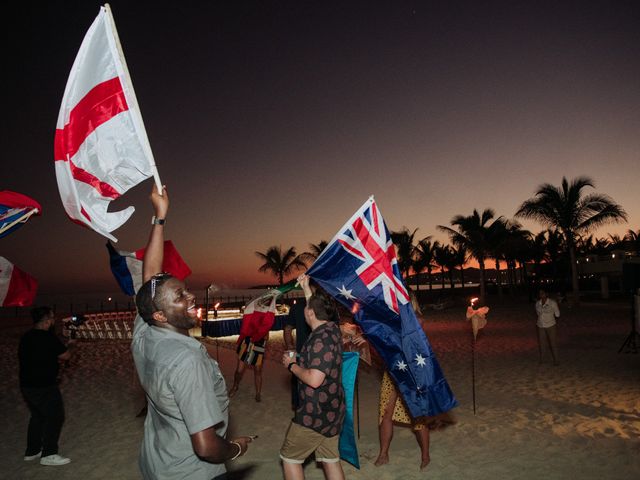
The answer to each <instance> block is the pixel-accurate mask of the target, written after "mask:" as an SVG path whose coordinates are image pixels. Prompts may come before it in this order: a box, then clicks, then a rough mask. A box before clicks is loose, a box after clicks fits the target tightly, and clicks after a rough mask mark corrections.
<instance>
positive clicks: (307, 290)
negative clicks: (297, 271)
mask: <svg viewBox="0 0 640 480" xmlns="http://www.w3.org/2000/svg"><path fill="white" fill-rule="evenodd" d="M298 283H299V284H300V286H301V287H302V291H303V292H304V297H305V298H306V299H307V300H309V298H311V295H312V294H313V292H312V291H311V287H310V286H309V275H307V274H306V273H303V274H302V275H300V276H299V277H298Z"/></svg>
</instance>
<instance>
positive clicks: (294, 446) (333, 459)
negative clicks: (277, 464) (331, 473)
mask: <svg viewBox="0 0 640 480" xmlns="http://www.w3.org/2000/svg"><path fill="white" fill-rule="evenodd" d="M339 439H340V435H335V436H333V437H325V436H324V435H322V434H321V433H318V432H316V431H315V430H311V429H310V428H307V427H303V426H302V425H298V424H297V423H294V422H291V424H290V425H289V429H288V430H287V435H286V436H285V438H284V443H283V444H282V448H281V449H280V458H281V459H282V461H283V462H287V463H304V461H305V460H306V459H307V457H308V456H309V455H311V454H312V453H313V452H315V454H316V462H325V463H337V462H339V461H340V453H339V452H338V440H339Z"/></svg>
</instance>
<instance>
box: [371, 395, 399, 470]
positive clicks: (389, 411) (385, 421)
mask: <svg viewBox="0 0 640 480" xmlns="http://www.w3.org/2000/svg"><path fill="white" fill-rule="evenodd" d="M397 399H398V392H396V390H395V389H392V391H391V392H390V394H389V399H388V400H387V404H386V406H385V409H384V414H383V416H382V420H381V421H380V425H379V427H378V435H379V438H380V453H378V458H377V459H376V461H375V462H374V465H375V466H376V467H379V466H380V465H384V464H386V463H389V447H390V445H391V439H392V438H393V409H394V408H395V406H396V400H397Z"/></svg>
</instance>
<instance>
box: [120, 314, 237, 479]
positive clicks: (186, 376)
mask: <svg viewBox="0 0 640 480" xmlns="http://www.w3.org/2000/svg"><path fill="white" fill-rule="evenodd" d="M131 351H132V353H133V360H134V362H135V365H136V370H137V372H138V377H139V378H140V383H141V384H142V387H143V388H144V390H145V392H146V394H147V402H148V413H147V418H146V420H145V423H144V439H143V441H142V448H141V451H140V459H139V463H140V470H141V472H142V476H143V477H144V478H145V479H183V478H184V479H187V478H188V479H194V480H200V479H202V480H210V479H212V478H213V477H215V476H217V475H220V474H222V473H224V472H225V466H224V464H212V463H209V462H205V461H202V460H200V458H198V456H197V455H196V454H195V452H194V451H193V446H192V444H191V437H190V435H192V434H194V433H197V432H200V431H202V430H204V429H206V428H209V427H212V426H215V427H216V432H217V433H218V435H220V436H225V435H226V431H227V425H228V419H229V414H228V408H229V397H228V395H227V387H226V385H225V382H224V378H223V376H222V373H221V372H220V368H219V367H218V363H217V362H216V361H215V360H213V359H212V358H210V357H209V355H208V354H207V351H206V349H205V348H204V346H203V345H201V344H200V342H198V341H197V340H195V339H193V338H190V337H187V336H184V335H181V334H179V333H176V332H173V331H171V330H167V329H164V328H158V327H152V326H149V325H148V324H147V323H145V322H144V321H143V320H142V318H140V317H139V316H138V317H136V320H135V325H134V332H133V341H132V343H131Z"/></svg>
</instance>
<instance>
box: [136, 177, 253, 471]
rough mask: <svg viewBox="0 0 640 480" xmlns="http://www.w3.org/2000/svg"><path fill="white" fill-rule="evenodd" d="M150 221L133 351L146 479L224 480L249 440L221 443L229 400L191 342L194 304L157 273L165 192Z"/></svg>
mask: <svg viewBox="0 0 640 480" xmlns="http://www.w3.org/2000/svg"><path fill="white" fill-rule="evenodd" d="M150 198H151V203H152V204H153V207H154V212H155V216H154V217H153V218H152V229H151V234H150V236H149V241H148V243H147V248H146V251H145V255H144V263H143V281H144V282H145V283H144V284H143V285H142V287H140V290H139V291H138V293H137V295H136V306H137V307H138V317H137V318H136V320H135V326H134V333H133V341H132V343H131V351H132V352H133V359H134V362H135V365H136V370H137V372H138V376H139V378H140V383H141V384H142V388H143V389H144V391H145V393H146V396H147V403H148V414H147V417H146V420H145V424H144V439H143V442H142V449H141V452H140V460H139V464H140V470H141V472H142V476H143V477H144V478H145V479H154V480H155V479H158V480H160V479H175V478H189V479H193V480H211V479H212V478H213V479H224V478H226V469H225V466H224V462H226V461H228V460H234V459H236V458H237V457H239V456H240V455H244V453H245V452H246V451H247V448H248V444H249V442H251V437H247V436H244V437H238V438H236V439H234V440H231V441H227V440H226V439H225V436H226V432H227V426H228V422H229V413H228V407H229V397H228V395H227V387H226V385H225V382H224V378H223V376H222V373H221V372H220V368H219V367H218V363H217V362H216V361H215V360H213V359H212V358H210V357H209V355H208V354H207V351H206V349H205V347H204V346H203V345H202V344H201V343H200V342H198V341H197V340H195V339H193V338H191V337H190V336H189V329H190V328H192V327H193V326H194V325H195V324H196V318H197V317H196V315H197V313H196V308H195V296H194V295H193V294H192V293H191V292H189V290H187V288H186V286H185V284H184V282H183V281H182V280H179V279H177V278H175V277H172V276H171V275H169V274H166V273H159V272H161V269H162V260H163V254H164V248H163V244H164V224H165V219H166V215H167V212H168V209H169V199H168V197H167V192H166V190H165V189H164V188H163V192H162V194H160V193H159V192H158V191H157V189H156V187H155V186H154V188H153V191H152V193H151V197H150Z"/></svg>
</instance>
